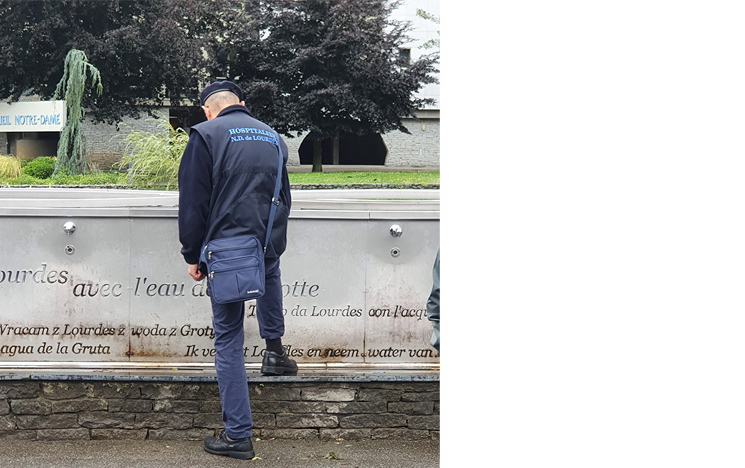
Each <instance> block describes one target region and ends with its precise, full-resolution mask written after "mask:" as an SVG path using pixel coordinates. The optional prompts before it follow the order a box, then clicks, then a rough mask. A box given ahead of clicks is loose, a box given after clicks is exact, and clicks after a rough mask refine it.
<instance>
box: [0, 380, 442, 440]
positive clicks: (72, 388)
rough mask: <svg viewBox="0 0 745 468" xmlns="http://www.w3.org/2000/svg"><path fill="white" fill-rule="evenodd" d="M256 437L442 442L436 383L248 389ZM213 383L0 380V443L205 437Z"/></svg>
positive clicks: (213, 424) (210, 430)
mask: <svg viewBox="0 0 745 468" xmlns="http://www.w3.org/2000/svg"><path fill="white" fill-rule="evenodd" d="M249 395H250V399H251V410H252V413H253V419H254V437H261V438H267V439H268V438H281V439H320V440H334V439H346V440H355V439H392V438H395V439H407V440H422V439H430V438H439V430H440V427H439V425H440V418H439V415H440V394H439V382H436V381H425V382H416V381H414V382H395V381H394V382H276V383H249ZM220 429H222V417H221V410H220V397H219V394H218V391H217V383H214V382H198V383H190V382H153V381H142V382H126V381H55V380H48V381H46V380H19V381H0V440H34V439H36V440H79V439H110V440H115V439H139V440H145V439H151V440H156V439H159V440H167V439H197V440H198V439H203V438H204V437H206V436H209V435H214V434H217V433H218V432H219V430H220Z"/></svg>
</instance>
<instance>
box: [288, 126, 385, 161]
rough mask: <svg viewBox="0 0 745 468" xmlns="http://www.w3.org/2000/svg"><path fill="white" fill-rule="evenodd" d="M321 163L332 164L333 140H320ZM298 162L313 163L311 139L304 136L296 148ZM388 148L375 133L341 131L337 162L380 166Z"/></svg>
mask: <svg viewBox="0 0 745 468" xmlns="http://www.w3.org/2000/svg"><path fill="white" fill-rule="evenodd" d="M321 150H322V154H323V157H322V163H323V164H324V165H333V164H334V140H333V138H328V139H326V140H323V142H321ZM298 153H299V156H300V164H313V141H312V140H311V139H310V138H309V137H307V136H306V137H305V138H304V139H303V142H302V143H301V144H300V148H299V149H298ZM387 155H388V148H386V147H385V143H383V138H382V137H381V136H380V135H378V134H377V133H373V134H369V135H362V136H360V135H353V134H351V133H342V134H341V136H340V137H339V162H338V164H340V165H359V166H376V165H377V166H382V165H384V164H385V157H386V156H387Z"/></svg>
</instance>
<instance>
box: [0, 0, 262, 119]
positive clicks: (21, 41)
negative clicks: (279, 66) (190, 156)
mask: <svg viewBox="0 0 745 468" xmlns="http://www.w3.org/2000/svg"><path fill="white" fill-rule="evenodd" d="M245 16H246V13H245V11H244V9H243V2H241V1H239V0H210V1H202V0H34V1H26V0H22V1H21V0H0V26H1V27H0V43H2V45H3V46H2V47H1V48H0V98H8V99H10V100H11V101H13V100H17V99H18V98H19V97H20V96H22V95H24V94H38V95H39V96H41V97H42V98H44V99H46V98H50V97H51V96H52V95H53V93H54V85H55V83H57V82H58V81H59V79H60V76H62V63H63V60H64V58H65V54H66V53H67V51H68V50H70V49H79V50H81V51H83V52H85V54H86V55H87V56H88V59H89V60H90V62H91V63H94V64H96V67H98V69H99V70H100V71H101V77H102V80H103V86H104V87H105V88H106V90H107V92H106V94H105V95H103V96H102V97H101V99H98V100H94V99H93V96H91V95H90V94H88V95H86V96H85V97H84V101H83V102H84V105H85V106H86V107H89V108H92V109H93V116H94V117H96V118H97V119H98V120H106V121H109V122H114V121H118V120H120V119H121V117H122V116H124V115H131V116H136V115H138V114H139V113H140V111H141V110H142V108H143V106H145V105H158V106H159V105H163V103H164V102H165V100H166V99H170V103H171V104H172V105H179V104H180V103H181V102H182V101H183V100H184V99H194V98H196V96H198V94H199V88H200V86H201V85H202V84H203V83H204V81H206V80H207V79H208V77H209V75H210V74H212V73H216V72H218V71H219V62H218V60H217V59H216V56H217V51H219V50H223V49H224V47H226V46H227V45H228V44H230V43H231V40H230V38H232V37H238V38H240V39H238V40H236V42H238V43H240V42H241V41H243V40H245V39H244V38H245V37H247V36H248V34H247V32H246V31H247V28H248V22H247V21H246V18H245Z"/></svg>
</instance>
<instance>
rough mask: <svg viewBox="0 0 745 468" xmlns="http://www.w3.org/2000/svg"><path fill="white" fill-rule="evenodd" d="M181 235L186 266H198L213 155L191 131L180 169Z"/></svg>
mask: <svg viewBox="0 0 745 468" xmlns="http://www.w3.org/2000/svg"><path fill="white" fill-rule="evenodd" d="M178 187H179V197H178V200H179V202H178V232H179V240H180V241H181V255H183V256H184V260H186V263H188V264H190V265H193V264H196V263H198V262H199V249H200V248H201V246H202V241H203V240H204V234H205V232H206V230H207V221H208V217H209V208H210V198H211V197H212V155H211V154H210V153H209V150H208V149H207V144H206V143H205V142H204V139H203V138H202V136H201V135H200V134H199V132H196V131H192V132H191V135H190V136H189V142H188V143H187V144H186V149H184V154H183V155H182V156H181V164H180V165H179V169H178Z"/></svg>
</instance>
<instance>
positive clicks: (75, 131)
mask: <svg viewBox="0 0 745 468" xmlns="http://www.w3.org/2000/svg"><path fill="white" fill-rule="evenodd" d="M88 75H90V79H91V88H93V89H95V90H96V95H98V96H100V95H101V93H102V92H103V86H102V85H101V74H100V72H99V71H98V69H97V68H96V67H94V66H93V65H91V64H90V63H88V57H86V56H85V53H84V52H83V51H81V50H77V49H72V50H71V51H69V52H68V53H67V56H66V57H65V66H64V73H63V75H62V79H61V80H60V81H59V83H57V88H56V89H55V90H54V98H55V99H64V100H65V105H66V107H67V120H66V121H65V126H64V127H63V128H62V132H61V133H60V138H59V143H58V144H57V164H56V166H55V169H54V171H55V173H57V171H59V169H60V167H65V168H67V169H68V171H69V173H70V174H85V169H86V162H85V141H84V138H83V132H82V131H81V128H80V126H81V124H82V123H83V118H84V117H85V108H83V96H84V95H85V91H86V83H87V82H88Z"/></svg>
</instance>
